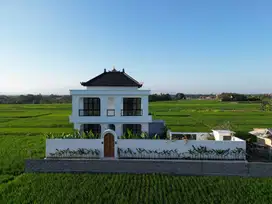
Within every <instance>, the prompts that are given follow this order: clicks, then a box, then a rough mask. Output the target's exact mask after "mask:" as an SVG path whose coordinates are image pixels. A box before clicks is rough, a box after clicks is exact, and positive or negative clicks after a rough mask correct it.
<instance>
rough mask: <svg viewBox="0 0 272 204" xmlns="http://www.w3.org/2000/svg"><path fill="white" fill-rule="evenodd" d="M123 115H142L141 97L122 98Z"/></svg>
mask: <svg viewBox="0 0 272 204" xmlns="http://www.w3.org/2000/svg"><path fill="white" fill-rule="evenodd" d="M122 112H123V113H122V115H123V116H138V115H142V109H141V98H123V111H122Z"/></svg>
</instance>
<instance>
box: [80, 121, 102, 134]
mask: <svg viewBox="0 0 272 204" xmlns="http://www.w3.org/2000/svg"><path fill="white" fill-rule="evenodd" d="M83 128H84V132H85V133H89V132H90V131H91V132H92V133H93V134H95V135H96V134H101V126H100V124H84V126H83Z"/></svg>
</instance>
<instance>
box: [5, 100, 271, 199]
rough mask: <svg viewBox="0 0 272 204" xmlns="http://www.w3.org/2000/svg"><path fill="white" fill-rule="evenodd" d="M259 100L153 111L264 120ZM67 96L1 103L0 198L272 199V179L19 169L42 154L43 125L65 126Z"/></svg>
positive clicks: (203, 126) (192, 118)
mask: <svg viewBox="0 0 272 204" xmlns="http://www.w3.org/2000/svg"><path fill="white" fill-rule="evenodd" d="M258 108H259V105H258V104H235V103H220V102H215V101H182V102H155V103H152V104H151V106H150V110H151V112H152V113H153V114H154V116H153V117H154V118H158V119H164V120H165V121H166V123H167V125H168V126H169V127H170V128H171V130H173V131H210V127H213V126H216V125H220V124H222V123H223V122H226V121H231V124H233V127H234V130H235V131H240V132H242V133H243V135H242V136H243V137H247V134H246V133H247V132H248V131H249V130H251V129H252V128H254V127H269V126H270V125H269V121H272V113H269V112H260V111H258ZM70 112H71V105H70V104H60V105H56V104H53V105H0V203H50V204H51V203H156V204H157V203H209V204H211V203H216V204H218V203H270V202H271V199H272V195H271V193H270V189H271V187H272V179H267V178H265V179H255V178H233V177H232V178H227V177H188V176H186V177H181V176H166V175H110V174H24V173H23V172H24V160H25V159H26V158H43V157H44V154H45V153H44V152H45V137H44V135H43V133H46V132H70V131H72V125H71V124H69V122H68V115H69V114H70Z"/></svg>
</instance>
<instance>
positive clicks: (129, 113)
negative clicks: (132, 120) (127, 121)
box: [121, 109, 143, 116]
mask: <svg viewBox="0 0 272 204" xmlns="http://www.w3.org/2000/svg"><path fill="white" fill-rule="evenodd" d="M142 115H143V110H142V109H134V110H123V109H122V110H121V116H142Z"/></svg>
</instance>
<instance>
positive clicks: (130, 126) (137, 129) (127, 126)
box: [123, 124, 142, 134]
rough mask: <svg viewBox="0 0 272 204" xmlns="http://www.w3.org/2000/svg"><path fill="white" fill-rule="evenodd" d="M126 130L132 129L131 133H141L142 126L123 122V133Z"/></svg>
mask: <svg viewBox="0 0 272 204" xmlns="http://www.w3.org/2000/svg"><path fill="white" fill-rule="evenodd" d="M127 130H130V131H132V133H133V134H141V133H142V126H141V125H140V124H124V125H123V134H126V133H127Z"/></svg>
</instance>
